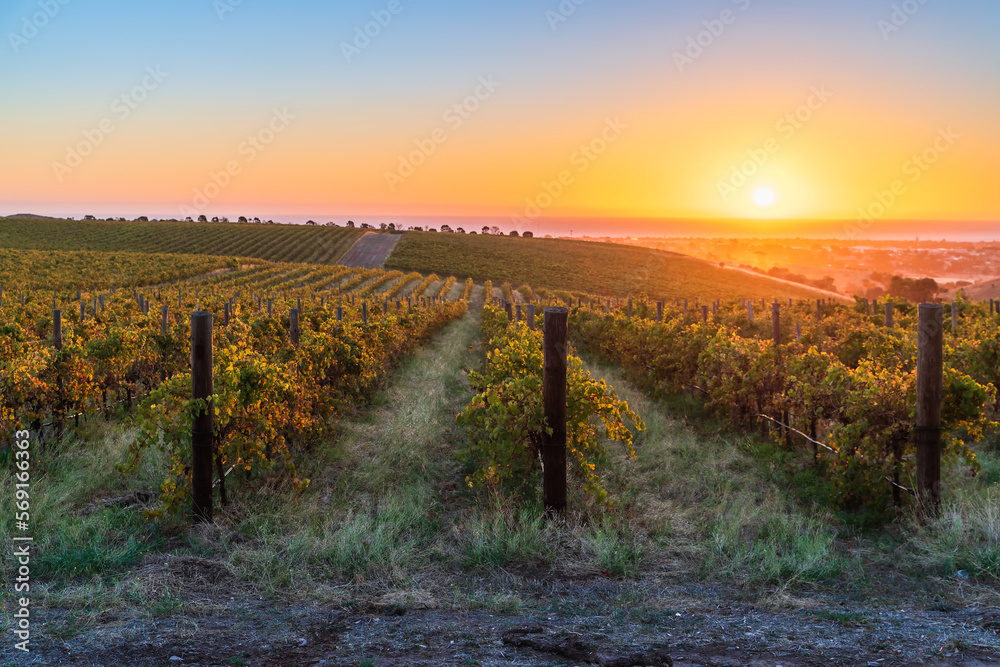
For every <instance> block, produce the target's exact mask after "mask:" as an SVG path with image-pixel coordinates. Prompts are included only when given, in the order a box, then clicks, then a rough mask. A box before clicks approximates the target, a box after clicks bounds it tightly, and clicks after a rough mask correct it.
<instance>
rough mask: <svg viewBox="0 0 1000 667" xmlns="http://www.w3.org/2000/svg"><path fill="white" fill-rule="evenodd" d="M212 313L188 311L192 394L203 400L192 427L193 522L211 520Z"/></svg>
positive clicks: (213, 389) (213, 385) (212, 427)
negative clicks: (189, 313) (190, 313)
mask: <svg viewBox="0 0 1000 667" xmlns="http://www.w3.org/2000/svg"><path fill="white" fill-rule="evenodd" d="M214 392H215V383H214V381H213V377H212V313H209V312H205V311H198V312H196V313H192V315H191V397H192V398H193V399H195V400H202V401H205V406H204V409H202V410H200V411H199V412H198V413H197V414H196V415H195V417H194V423H193V425H192V427H191V485H192V490H193V492H194V502H193V507H192V509H193V513H194V521H195V523H199V522H202V521H206V522H208V521H211V520H212V439H213V434H212V432H213V430H214V425H213V421H214V420H213V415H212V413H213V406H212V402H211V401H212V394H213V393H214Z"/></svg>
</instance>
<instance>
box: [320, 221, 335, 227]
mask: <svg viewBox="0 0 1000 667" xmlns="http://www.w3.org/2000/svg"><path fill="white" fill-rule="evenodd" d="M323 226H324V227H336V226H337V223H336V222H334V221H333V220H331V221H330V222H328V223H326V224H325V225H323Z"/></svg>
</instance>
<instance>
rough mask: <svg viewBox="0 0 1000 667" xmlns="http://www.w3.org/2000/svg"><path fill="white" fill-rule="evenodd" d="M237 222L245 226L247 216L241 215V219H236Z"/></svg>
mask: <svg viewBox="0 0 1000 667" xmlns="http://www.w3.org/2000/svg"><path fill="white" fill-rule="evenodd" d="M236 222H242V223H243V224H246V222H247V217H246V216H245V215H241V216H240V217H239V218H237V219H236Z"/></svg>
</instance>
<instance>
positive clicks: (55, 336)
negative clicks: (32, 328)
mask: <svg viewBox="0 0 1000 667" xmlns="http://www.w3.org/2000/svg"><path fill="white" fill-rule="evenodd" d="M52 345H53V346H54V347H55V348H56V349H57V350H61V349H62V346H63V337H62V311H61V310H58V309H57V310H53V311H52Z"/></svg>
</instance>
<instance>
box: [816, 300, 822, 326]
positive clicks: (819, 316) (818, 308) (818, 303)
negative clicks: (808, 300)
mask: <svg viewBox="0 0 1000 667" xmlns="http://www.w3.org/2000/svg"><path fill="white" fill-rule="evenodd" d="M822 319H823V301H822V300H821V299H816V323H817V324H818V323H819V321H820V320H822Z"/></svg>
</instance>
